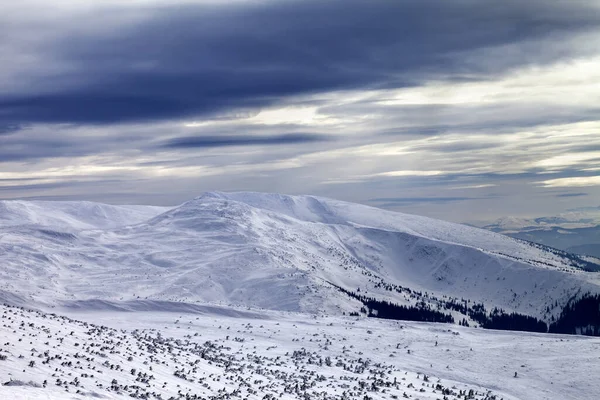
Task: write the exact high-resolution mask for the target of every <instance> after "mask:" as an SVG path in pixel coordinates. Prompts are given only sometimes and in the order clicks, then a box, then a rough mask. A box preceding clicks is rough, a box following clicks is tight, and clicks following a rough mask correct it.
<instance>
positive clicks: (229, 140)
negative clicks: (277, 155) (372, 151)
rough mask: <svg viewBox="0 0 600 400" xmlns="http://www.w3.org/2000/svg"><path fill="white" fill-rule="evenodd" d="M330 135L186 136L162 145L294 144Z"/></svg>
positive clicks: (318, 139)
mask: <svg viewBox="0 0 600 400" xmlns="http://www.w3.org/2000/svg"><path fill="white" fill-rule="evenodd" d="M329 140H331V137H329V136H325V135H316V134H308V133H294V134H286V135H274V136H257V135H251V136H239V135H238V136H233V135H219V136H186V137H180V138H175V139H171V140H169V141H167V142H166V143H164V144H163V145H162V147H165V148H173V149H193V148H203V147H226V146H256V145H261V146H269V145H280V144H296V143H311V142H323V141H329Z"/></svg>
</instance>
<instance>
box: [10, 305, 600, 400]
mask: <svg viewBox="0 0 600 400" xmlns="http://www.w3.org/2000/svg"><path fill="white" fill-rule="evenodd" d="M196 311H197V312H196V313H185V314H174V313H159V312H138V313H126V312H114V311H113V312H89V311H87V312H81V313H78V314H75V313H71V315H70V317H71V318H75V319H69V318H65V317H61V316H56V315H48V314H44V313H41V312H32V311H26V310H22V309H18V308H14V307H2V306H0V312H1V313H2V324H1V325H0V336H1V337H2V344H1V345H0V383H2V384H7V385H6V386H0V398H11V399H17V400H19V399H81V398H88V397H94V398H105V399H125V398H132V397H134V398H150V399H158V398H162V399H169V398H173V399H182V398H184V399H185V398H194V397H193V396H199V397H198V398H204V399H222V398H228V399H264V398H271V399H273V398H281V399H304V398H310V399H363V398H367V397H365V396H368V398H370V399H374V400H378V399H394V398H411V399H442V398H445V399H449V400H456V399H458V398H460V399H465V398H470V399H480V400H483V399H486V400H492V399H496V400H500V399H505V400H517V399H519V400H555V399H561V400H582V399H595V398H597V395H598V393H600V382H599V381H598V380H597V379H594V378H595V377H594V376H593V374H592V375H590V371H597V370H599V369H600V356H599V355H598V349H600V339H598V338H587V337H581V336H579V337H575V336H560V335H548V334H528V333H516V332H499V331H488V330H482V329H474V328H464V327H450V328H451V329H448V328H449V326H448V325H442V324H431V323H414V322H396V321H384V320H376V319H356V318H350V317H314V316H313V317H311V316H309V315H306V314H292V313H281V312H262V313H256V312H247V311H244V310H240V309H230V308H219V307H206V308H204V309H201V308H199V309H197V310H196ZM92 322H93V323H92ZM515 373H516V375H517V376H516V377H515ZM469 393H472V397H467V396H465V394H467V395H468V394H469ZM186 396H187V397H186ZM265 396H266V397H265Z"/></svg>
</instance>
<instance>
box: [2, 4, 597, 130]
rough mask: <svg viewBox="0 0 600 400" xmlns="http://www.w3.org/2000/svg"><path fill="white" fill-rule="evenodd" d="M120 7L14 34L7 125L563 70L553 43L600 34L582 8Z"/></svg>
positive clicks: (238, 105)
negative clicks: (541, 66)
mask: <svg viewBox="0 0 600 400" xmlns="http://www.w3.org/2000/svg"><path fill="white" fill-rule="evenodd" d="M123 7H125V6H123ZM123 7H116V8H106V9H101V10H98V9H94V10H93V11H94V13H93V14H91V13H90V14H85V12H82V11H78V12H79V14H77V15H76V17H77V18H75V17H74V18H72V21H73V22H69V18H66V17H65V16H64V15H63V16H62V17H63V18H59V19H57V21H58V23H57V25H56V26H47V27H46V30H47V31H48V35H47V36H48V37H49V38H48V39H47V41H44V37H45V35H42V36H41V37H40V38H37V37H32V35H31V34H30V33H29V31H28V29H27V28H28V27H27V26H23V25H19V24H18V21H17V22H16V23H15V22H12V23H11V26H13V29H14V30H17V33H16V34H13V35H9V37H8V39H3V42H6V43H5V47H6V48H8V49H9V50H10V49H17V50H14V51H16V52H17V51H18V52H19V55H22V54H23V53H25V54H29V53H28V52H30V53H31V54H30V55H29V58H27V59H26V60H29V59H35V60H36V62H35V63H27V62H25V61H22V62H21V61H20V62H21V63H22V64H24V65H25V66H26V68H18V67H16V66H15V67H12V68H11V66H10V65H7V66H3V68H6V69H10V70H11V71H13V72H12V73H11V74H12V75H10V76H9V77H8V78H10V79H8V78H7V81H9V80H10V81H12V80H14V79H15V78H17V79H18V81H19V82H22V84H20V85H21V86H17V87H16V88H13V90H11V91H10V92H9V93H8V94H5V95H2V96H0V121H5V122H8V123H36V122H47V123H63V122H68V123H93V124H108V123H121V122H131V121H150V120H171V119H180V118H191V117H197V116H202V115H218V114H219V113H224V112H225V113H227V112H229V111H230V110H235V109H246V110H248V109H253V108H260V107H265V106H268V105H271V104H274V103H275V102H277V101H281V99H284V98H287V97H289V96H295V95H301V94H311V93H323V92H327V91H336V90H349V89H367V88H368V89H377V88H379V89H381V88H398V87H411V86H418V85H421V84H423V83H424V82H426V81H429V80H432V79H445V80H447V81H448V80H449V81H455V82H465V81H472V80H474V79H480V78H482V77H486V76H487V77H489V76H493V75H496V74H500V73H503V72H505V71H507V70H510V69H512V68H515V67H518V66H522V65H525V64H536V63H545V62H548V61H551V60H557V59H561V58H562V57H565V56H566V55H565V53H569V52H576V51H577V50H575V49H573V47H572V46H565V47H564V48H560V49H559V51H557V50H555V48H556V46H557V44H556V41H557V39H558V38H561V39H562V41H560V43H564V42H565V41H566V40H565V36H569V37H571V36H572V35H576V34H584V33H585V32H588V31H590V30H592V29H595V28H597V27H598V23H599V22H600V13H598V12H596V11H597V8H595V6H594V5H593V4H591V3H586V2H581V1H575V2H568V3H566V2H563V1H547V0H545V1H541V0H536V1H527V2H522V1H516V0H509V1H504V2H503V3H502V5H501V6H500V5H491V4H489V3H486V2H481V1H474V0H460V1H455V2H448V1H442V0H406V1H401V2H390V1H386V0H375V1H371V2H369V6H368V7H366V6H365V4H364V2H362V1H359V0H344V1H341V0H334V1H328V2H321V1H315V0H303V1H286V2H276V1H268V2H256V3H254V2H250V3H234V4H230V5H215V4H207V3H202V4H177V5H171V6H160V7H158V6H153V7H150V6H146V8H145V9H144V10H143V11H141V10H140V11H139V12H138V15H136V17H126V16H127V15H128V13H127V11H128V9H127V8H123ZM123 15H125V16H123ZM9 17H10V15H9ZM5 18H6V17H5ZM45 24H46V25H48V22H45ZM70 24H71V25H70ZM15 25H16V28H14V26H15ZM52 28H55V29H54V30H52ZM18 29H21V31H22V32H23V34H22V35H21V36H23V37H25V38H26V39H22V40H23V41H24V42H25V43H24V44H25V45H27V46H25V45H24V46H19V44H20V43H19V39H18V38H19V37H20V35H19V34H18ZM11 40H12V41H11ZM542 44H553V46H544V45H542ZM519 46H521V47H519ZM0 47H2V46H0ZM519 49H520V50H519ZM525 49H526V50H527V52H526V53H524V50H525ZM9 50H6V51H9ZM490 52H492V53H493V55H494V57H492V55H491V54H490ZM524 55H526V56H524ZM10 56H11V54H2V59H3V60H9V61H10V60H11V59H12V57H10ZM491 58H493V59H494V60H495V61H496V62H495V63H491V64H490V63H488V61H487V60H489V59H491ZM482 60H483V61H482ZM44 68H47V69H48V71H44ZM0 83H2V82H0ZM36 88H40V89H36Z"/></svg>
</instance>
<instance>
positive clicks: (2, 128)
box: [0, 117, 25, 135]
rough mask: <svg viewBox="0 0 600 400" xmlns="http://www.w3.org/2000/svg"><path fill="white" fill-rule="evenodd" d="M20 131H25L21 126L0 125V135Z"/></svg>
mask: <svg viewBox="0 0 600 400" xmlns="http://www.w3.org/2000/svg"><path fill="white" fill-rule="evenodd" d="M0 118H1V117H0ZM22 129H25V128H24V127H23V126H21V125H16V124H9V125H0V135H10V134H13V133H15V132H19V131H20V130H22Z"/></svg>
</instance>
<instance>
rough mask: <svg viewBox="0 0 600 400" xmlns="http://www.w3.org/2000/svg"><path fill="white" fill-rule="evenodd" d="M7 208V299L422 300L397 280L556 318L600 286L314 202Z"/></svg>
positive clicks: (408, 222) (141, 302)
mask: <svg viewBox="0 0 600 400" xmlns="http://www.w3.org/2000/svg"><path fill="white" fill-rule="evenodd" d="M3 204H4V212H3V215H4V216H3V220H4V221H9V222H7V223H5V224H4V226H1V227H0V252H1V253H0V254H1V260H2V268H1V269H0V296H3V297H4V298H5V300H6V301H9V302H11V303H20V304H33V305H35V304H38V305H43V304H45V305H57V306H64V307H68V308H73V307H75V308H86V307H93V308H103V307H104V308H119V309H123V308H125V309H133V310H152V309H172V308H178V307H184V308H185V307H188V306H189V305H190V304H207V303H210V304H220V305H237V306H248V307H252V308H262V309H275V310H284V311H299V312H309V313H327V314H337V315H339V314H341V313H342V312H343V311H344V312H351V311H357V310H358V309H359V308H360V306H361V304H360V303H359V302H358V301H357V300H354V299H352V298H350V297H348V296H347V295H346V294H344V293H342V292H341V291H339V290H338V289H337V287H342V288H345V289H347V290H350V291H356V290H358V289H360V290H361V293H366V294H369V295H370V296H374V297H376V298H378V299H381V300H385V299H387V300H391V301H393V302H396V303H404V304H406V303H411V302H413V303H414V301H415V300H414V299H413V298H411V297H410V296H409V295H407V293H406V292H402V291H400V292H397V291H393V290H392V291H389V290H386V289H385V288H384V287H382V284H388V285H396V287H400V286H401V287H404V288H410V289H411V290H413V291H414V290H417V291H423V292H428V293H430V294H433V295H435V296H438V297H440V298H441V297H443V296H448V297H453V298H465V299H469V300H472V301H477V302H483V303H484V304H485V305H486V306H488V307H490V308H492V307H496V306H497V307H502V308H504V309H505V310H507V311H511V310H514V311H518V312H522V313H525V314H529V315H533V316H536V317H539V318H544V319H546V320H548V319H549V318H550V316H551V314H552V313H557V312H558V311H559V310H560V307H561V306H562V305H564V304H565V303H566V302H567V301H568V299H569V298H571V297H573V296H577V295H578V294H581V293H584V292H587V291H591V292H598V291H599V283H598V274H595V273H588V272H584V271H582V270H581V269H579V268H578V267H577V263H580V262H581V260H578V259H572V258H569V257H567V256H565V254H563V253H558V252H553V251H548V250H547V249H544V248H538V247H535V246H532V245H530V244H528V243H526V242H522V241H518V240H515V239H511V238H509V237H506V236H503V235H500V234H496V233H493V232H489V231H485V230H481V229H477V228H472V227H468V226H464V225H458V224H453V223H448V222H443V221H438V220H434V219H430V218H425V217H419V216H414V215H407V214H400V213H395V212H390V211H385V210H381V209H377V208H372V207H367V206H362V205H357V204H351V203H345V202H341V201H335V200H330V199H323V198H317V197H313V196H284V195H279V194H264V193H206V194H204V195H202V196H200V197H198V198H196V199H193V200H191V201H189V202H186V203H184V204H182V205H181V206H179V207H175V208H172V209H167V210H165V209H160V208H149V207H141V206H140V207H137V206H130V207H124V206H106V205H99V204H93V203H52V202H34V203H29V202H12V203H9V202H5V203H3ZM7 204H8V206H7ZM19 218H22V219H24V220H25V223H24V224H18V223H17V221H18V220H19ZM555 303H556V304H557V307H555V308H553V309H552V310H551V311H550V312H548V311H547V306H548V305H553V304H555Z"/></svg>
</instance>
